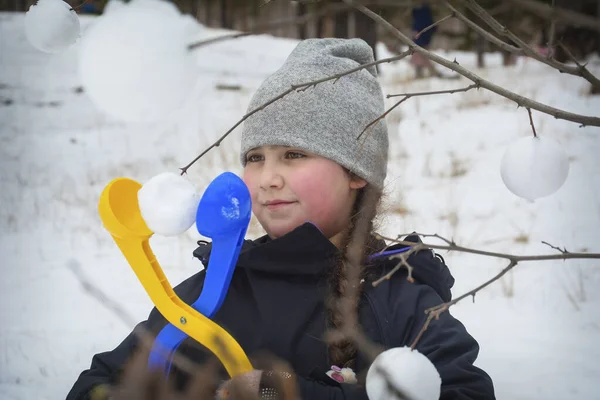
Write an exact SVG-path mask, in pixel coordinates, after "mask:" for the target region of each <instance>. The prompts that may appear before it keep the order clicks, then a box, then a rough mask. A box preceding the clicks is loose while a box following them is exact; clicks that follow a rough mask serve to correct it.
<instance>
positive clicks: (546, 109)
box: [342, 0, 600, 126]
mask: <svg viewBox="0 0 600 400" xmlns="http://www.w3.org/2000/svg"><path fill="white" fill-rule="evenodd" d="M342 1H344V2H345V3H346V4H352V5H353V6H354V8H356V9H357V10H359V11H361V12H362V13H364V14H365V15H367V16H368V17H369V18H371V19H373V20H375V21H376V22H378V23H379V24H381V25H382V26H383V27H385V28H386V29H388V30H390V32H392V33H393V34H394V36H396V37H397V38H398V39H400V40H401V41H402V42H403V43H404V44H406V45H408V46H409V50H412V51H414V52H418V53H420V54H421V55H423V56H424V57H427V58H429V59H430V60H432V61H434V62H436V63H438V64H440V65H443V66H444V67H446V68H448V69H451V70H453V71H455V72H457V73H459V74H461V75H462V76H464V77H466V78H467V79H469V80H471V81H473V82H474V83H476V84H477V85H479V86H481V87H483V88H485V89H488V90H490V91H492V92H494V93H496V94H499V95H500V96H503V97H505V98H507V99H509V100H512V101H514V102H515V103H517V104H518V105H519V106H521V107H530V108H532V109H534V110H537V111H539V112H542V113H544V114H548V115H552V116H553V117H554V118H557V119H564V120H567V121H572V122H578V123H580V124H582V125H592V126H600V118H599V117H591V116H585V115H579V114H574V113H571V112H567V111H563V110H560V109H557V108H554V107H551V106H548V105H546V104H542V103H539V102H537V101H535V100H531V99H528V98H526V97H524V96H521V95H518V94H516V93H514V92H511V91H510V90H506V89H504V88H503V87H501V86H498V85H496V84H493V83H491V82H489V81H486V80H485V79H483V78H481V77H480V76H478V75H476V74H474V73H473V72H471V71H469V70H468V69H466V68H463V67H462V66H460V65H459V64H458V62H456V61H449V60H447V59H445V58H444V57H441V56H438V55H437V54H435V53H431V52H429V51H428V50H426V49H424V48H422V47H420V46H418V45H417V44H416V43H415V42H413V41H412V40H411V39H410V38H409V37H407V36H406V35H405V34H404V33H402V32H400V31H399V30H398V29H396V28H395V27H394V26H393V25H391V24H390V23H389V22H388V21H386V20H385V19H384V18H382V17H381V16H379V15H378V14H376V13H374V12H373V11H371V10H369V9H368V8H367V7H364V6H362V5H358V4H355V3H354V1H353V0H342Z"/></svg>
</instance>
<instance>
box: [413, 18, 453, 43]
mask: <svg viewBox="0 0 600 400" xmlns="http://www.w3.org/2000/svg"><path fill="white" fill-rule="evenodd" d="M453 16H454V13H450V15H446V16H445V17H444V18H442V19H440V20H439V21H437V22H434V23H433V24H431V25H429V26H428V27H427V28H425V29H423V30H422V31H421V32H418V33H417V34H416V35H415V39H418V38H420V37H421V35H422V34H424V33H425V32H427V31H429V30H431V29H433V28H435V27H436V26H438V25H440V24H441V23H442V22H444V21H446V20H448V19H450V18H452V17H453Z"/></svg>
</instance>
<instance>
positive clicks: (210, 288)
mask: <svg viewBox="0 0 600 400" xmlns="http://www.w3.org/2000/svg"><path fill="white" fill-rule="evenodd" d="M245 234H246V229H244V230H243V231H242V232H239V235H236V236H229V237H221V238H215V239H214V240H213V247H212V251H211V252H210V261H209V264H208V268H207V270H206V278H205V280H204V282H205V283H204V287H203V288H202V292H201V293H200V297H199V298H198V300H197V301H196V303H194V308H195V309H196V310H198V311H200V312H201V313H202V314H203V315H205V316H206V317H208V318H212V317H213V316H214V315H215V314H216V312H217V311H218V310H219V308H221V305H222V304H223V300H225V296H226V295H227V291H228V290H229V284H230V283H231V277H232V276H233V272H234V270H235V264H236V260H237V258H238V255H239V254H240V250H241V248H242V243H243V241H244V236H245ZM232 250H233V251H232ZM211 265H212V266H213V268H211Z"/></svg>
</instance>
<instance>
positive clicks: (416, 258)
mask: <svg viewBox="0 0 600 400" xmlns="http://www.w3.org/2000/svg"><path fill="white" fill-rule="evenodd" d="M415 240H418V238H415ZM394 249H397V247H393V248H391V249H388V251H389V250H394ZM209 253H210V245H203V246H200V248H198V249H197V250H196V251H195V252H194V255H195V256H196V257H198V258H199V259H200V260H201V261H202V262H203V263H204V264H205V265H207V263H208V257H209V255H210V254H209ZM386 253H387V251H386ZM337 256H339V251H338V249H337V248H336V247H335V246H334V245H333V244H332V243H331V242H330V241H329V240H328V239H327V238H326V237H325V236H323V235H322V234H321V232H320V231H319V230H318V229H317V228H316V227H315V226H314V225H312V224H309V223H307V224H304V225H302V226H300V227H298V228H297V229H295V230H294V231H292V232H290V233H289V234H287V235H285V236H283V237H280V238H278V239H276V240H271V239H269V238H268V237H266V236H265V237H263V238H261V239H258V240H256V241H246V242H245V244H244V247H243V249H242V252H241V254H240V257H239V261H238V264H237V267H236V270H235V273H234V275H233V278H232V282H231V286H230V289H229V292H228V294H227V297H226V298H225V301H224V302H223V305H222V307H221V309H220V310H219V311H218V312H217V313H216V315H215V317H214V318H213V320H214V321H216V322H217V323H218V324H219V325H221V326H222V327H223V328H224V329H226V330H227V331H228V332H229V333H230V334H231V335H232V336H233V337H234V338H235V339H236V340H237V341H238V343H239V344H240V345H241V346H242V348H243V349H244V350H245V351H246V353H247V354H249V355H252V354H256V353H257V352H260V351H267V352H269V353H271V354H273V355H275V356H277V357H280V358H282V359H284V360H286V361H287V362H289V363H290V364H291V366H292V367H293V368H294V371H295V372H296V374H297V375H298V380H299V387H300V391H301V396H302V399H304V400H368V398H367V395H366V392H365V389H364V387H362V386H360V385H353V384H338V383H336V382H334V381H333V380H331V379H321V378H319V377H320V376H322V372H321V373H320V374H316V371H327V370H329V367H330V365H331V363H330V362H329V360H328V351H327V345H326V343H325V341H324V340H323V335H324V332H325V331H326V328H327V323H326V321H327V312H326V307H325V304H324V300H325V298H326V296H327V293H328V279H329V275H330V271H331V268H332V266H333V265H334V259H335V258H336V257H337ZM409 263H410V264H411V265H412V266H413V267H414V272H413V277H414V278H415V280H416V281H415V283H410V282H408V281H407V279H406V278H407V273H406V271H405V270H404V269H401V270H400V271H398V272H397V273H396V274H395V275H393V277H392V279H390V280H387V281H384V283H382V284H380V285H378V286H377V287H372V285H370V284H369V281H367V282H365V290H364V294H363V296H362V299H361V302H360V306H359V319H360V323H361V325H362V327H363V330H364V332H365V334H366V335H367V336H368V337H369V338H370V339H371V340H372V341H374V342H376V343H378V344H380V345H382V346H383V347H385V348H391V347H399V346H409V345H410V344H411V342H412V341H413V340H414V339H415V337H416V335H417V334H418V332H419V330H420V329H421V327H422V326H423V324H424V322H425V319H426V315H425V313H424V310H425V309H427V308H429V307H433V306H436V305H438V304H441V303H442V302H444V301H448V300H450V298H451V294H450V288H451V287H452V284H453V283H454V279H453V278H452V276H451V274H450V271H449V270H448V268H447V267H446V265H445V264H444V263H443V262H442V260H441V259H440V258H438V257H436V256H435V255H434V253H433V252H432V251H430V250H423V251H420V252H418V253H416V254H412V255H411V256H410V258H409ZM372 264H373V265H371V266H369V268H372V270H371V271H372V274H371V276H372V277H373V278H372V279H371V280H373V279H376V278H377V277H380V276H383V275H384V274H385V273H386V272H387V271H389V270H390V269H391V268H393V267H394V265H395V261H394V260H389V259H388V258H387V257H385V256H381V257H379V258H377V259H376V260H375V261H374V262H373V263H372ZM203 281H204V271H202V272H199V273H197V274H196V275H194V276H192V277H190V278H189V279H187V280H185V281H184V282H183V283H181V284H180V285H179V286H178V287H176V288H175V291H176V293H177V294H178V295H179V297H180V298H181V299H182V300H183V301H185V302H186V303H188V304H191V303H192V302H194V301H195V300H196V298H197V297H198V295H199V294H200V291H201V289H202V285H203ZM142 324H144V325H145V326H146V327H147V328H149V329H150V330H151V331H153V332H155V333H158V332H159V331H160V330H161V329H162V327H163V326H165V324H166V320H165V319H164V318H163V317H162V316H161V315H160V313H159V312H158V311H157V310H156V309H154V310H152V312H151V313H150V316H149V318H148V320H147V321H144V322H142ZM136 346H137V339H136V336H135V335H134V334H133V333H132V334H130V335H129V336H128V337H127V338H126V339H125V340H124V341H123V342H122V343H121V344H120V345H119V346H117V348H115V349H114V350H112V351H109V352H106V353H100V354H96V355H95V356H94V357H93V359H92V364H91V367H90V369H88V370H86V371H84V372H82V373H81V375H80V376H79V378H78V380H77V381H76V382H75V385H74V386H73V388H72V389H71V391H70V393H69V394H68V396H67V400H84V399H87V398H88V396H89V392H90V390H91V389H92V388H93V387H94V386H96V385H99V384H104V383H113V382H115V381H116V380H117V379H118V377H119V374H120V370H121V368H122V366H123V365H124V363H125V362H126V360H127V359H128V358H129V357H130V356H131V355H132V353H133V351H134V350H135V348H136ZM417 349H418V350H419V351H420V352H421V353H423V354H424V355H426V356H427V357H428V358H429V359H430V360H431V361H432V362H433V364H434V365H435V366H436V368H437V370H438V372H439V373H440V375H441V378H442V390H441V397H440V399H442V400H450V399H494V398H495V397H494V388H493V385H492V381H491V379H490V377H489V376H488V375H487V374H486V373H485V372H484V371H482V370H481V369H479V368H477V367H475V366H474V365H473V362H474V361H475V359H476V357H477V354H478V352H479V346H478V344H477V342H476V341H475V340H474V339H473V338H472V337H471V336H470V335H469V334H468V333H467V331H466V330H465V328H464V326H463V325H462V324H461V323H460V322H459V321H458V320H456V319H454V318H453V317H452V316H451V315H450V314H449V313H447V312H446V313H444V314H442V316H441V317H440V319H439V320H434V321H433V322H432V323H431V325H430V326H429V329H428V330H427V331H426V332H425V334H424V335H423V337H422V338H421V339H420V341H419V342H418V346H417ZM178 352H179V353H181V354H183V355H185V356H186V357H188V358H190V359H191V360H194V361H196V362H199V363H202V362H203V361H204V360H206V359H207V357H208V356H207V351H206V350H205V349H203V348H202V346H200V345H199V344H198V343H196V342H195V341H193V340H192V339H188V340H187V341H186V342H184V343H183V344H182V345H181V346H180V347H179V349H178ZM368 367H369V364H368V362H367V361H366V360H365V359H363V358H362V357H361V356H359V357H358V359H357V360H356V364H355V370H356V371H357V372H358V373H359V374H360V373H361V372H364V371H366V370H367V369H368ZM171 373H172V374H175V377H176V380H177V381H178V382H179V385H180V386H183V385H185V382H186V376H185V375H184V374H183V373H182V372H181V371H178V370H177V369H176V368H175V367H173V369H172V371H171ZM328 381H329V382H328Z"/></svg>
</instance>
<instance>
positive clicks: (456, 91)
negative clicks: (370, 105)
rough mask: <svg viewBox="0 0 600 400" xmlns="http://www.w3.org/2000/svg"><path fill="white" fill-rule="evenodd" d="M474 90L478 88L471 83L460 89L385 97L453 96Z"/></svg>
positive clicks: (388, 96)
mask: <svg viewBox="0 0 600 400" xmlns="http://www.w3.org/2000/svg"><path fill="white" fill-rule="evenodd" d="M475 88H479V86H478V85H477V84H476V83H473V84H471V85H469V86H467V87H464V88H460V89H448V90H433V91H431V92H414V93H400V94H388V95H387V96H386V97H387V98H388V99H389V98H391V97H400V96H407V97H416V96H429V95H432V94H446V93H449V94H453V93H459V92H468V91H469V90H471V89H475Z"/></svg>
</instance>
